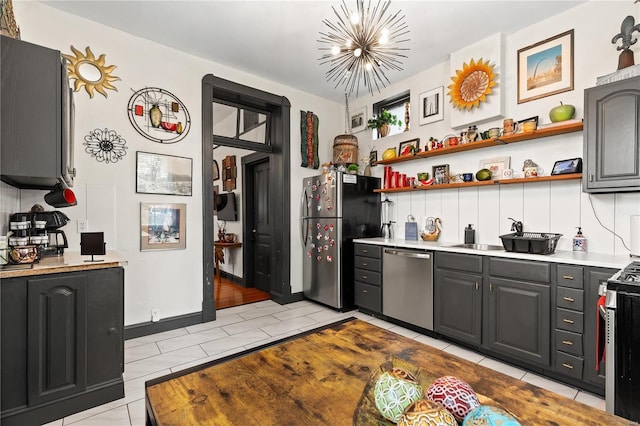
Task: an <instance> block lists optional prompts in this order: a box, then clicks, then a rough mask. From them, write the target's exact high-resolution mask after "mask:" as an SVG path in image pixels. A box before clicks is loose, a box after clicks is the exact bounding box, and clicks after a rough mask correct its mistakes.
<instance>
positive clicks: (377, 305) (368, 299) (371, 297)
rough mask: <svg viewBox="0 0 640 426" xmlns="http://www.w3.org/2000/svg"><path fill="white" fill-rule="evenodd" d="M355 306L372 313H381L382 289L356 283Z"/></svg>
mask: <svg viewBox="0 0 640 426" xmlns="http://www.w3.org/2000/svg"><path fill="white" fill-rule="evenodd" d="M355 284H356V286H355V298H354V299H355V304H356V306H359V307H361V308H364V309H368V310H370V311H373V312H379V313H380V312H382V289H381V288H380V287H378V286H374V285H369V284H365V283H360V282H357V281H356V283H355Z"/></svg>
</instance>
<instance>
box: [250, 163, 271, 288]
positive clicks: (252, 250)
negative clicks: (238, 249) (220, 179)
mask: <svg viewBox="0 0 640 426" xmlns="http://www.w3.org/2000/svg"><path fill="white" fill-rule="evenodd" d="M264 162H267V163H269V168H271V156H270V155H269V154H266V153H264V152H256V153H253V154H249V155H246V156H244V157H242V176H243V178H242V193H243V194H249V193H253V191H254V190H255V182H254V180H253V176H252V177H251V178H250V179H249V178H248V176H249V171H253V168H254V167H255V166H256V165H258V164H262V163H264ZM269 195H270V196H271V195H272V192H271V188H269ZM247 199H248V197H246V196H245V197H242V218H243V221H242V233H243V241H244V243H243V250H242V264H243V265H251V264H252V263H253V260H254V256H253V254H254V247H253V246H254V244H255V241H253V240H252V239H251V234H252V231H253V228H254V226H250V225H254V224H253V221H251V223H249V221H248V220H247V218H248V217H249V213H248V212H249V207H250V206H249V205H248V203H247ZM269 213H270V214H271V211H270V212H269ZM273 232H274V229H273V225H272V221H271V217H269V235H271V234H272V233H273ZM272 260H273V259H272ZM272 263H273V261H272ZM274 266H276V265H273V264H272V265H270V267H271V268H273V267H274ZM248 269H249V268H244V267H243V271H244V282H245V285H247V284H248V282H249V280H248V276H249V275H248V273H247V270H248ZM271 277H272V278H273V275H271ZM252 287H254V288H255V281H252ZM272 288H273V283H271V282H270V283H269V289H270V290H271V289H272Z"/></svg>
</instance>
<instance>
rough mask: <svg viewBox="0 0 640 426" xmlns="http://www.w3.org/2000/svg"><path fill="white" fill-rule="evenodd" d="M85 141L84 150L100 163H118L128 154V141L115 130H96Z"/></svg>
mask: <svg viewBox="0 0 640 426" xmlns="http://www.w3.org/2000/svg"><path fill="white" fill-rule="evenodd" d="M84 140H85V142H84V143H83V145H84V146H85V147H86V148H85V149H84V150H85V151H86V152H87V153H89V154H91V156H92V157H93V158H95V159H96V160H97V161H100V162H105V163H107V164H109V163H116V162H118V160H120V159H122V157H124V156H125V155H126V154H127V149H128V148H127V147H126V146H125V144H126V143H127V141H126V140H124V139H122V136H120V135H119V134H118V133H117V132H116V131H115V130H109V129H104V130H100V129H95V130H92V131H91V132H89V134H88V135H87V136H85V137H84Z"/></svg>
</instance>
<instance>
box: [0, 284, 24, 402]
mask: <svg viewBox="0 0 640 426" xmlns="http://www.w3.org/2000/svg"><path fill="white" fill-rule="evenodd" d="M1 281H2V282H1V284H2V285H1V286H0V288H1V291H2V297H1V298H0V301H1V302H2V304H1V306H0V314H1V322H0V325H1V326H2V335H1V336H0V344H1V345H2V357H1V360H0V361H1V365H2V371H1V372H0V382H1V384H0V393H1V395H2V398H1V401H0V406H1V407H2V410H3V411H7V410H11V409H12V408H16V407H20V406H25V405H27V382H26V377H27V280H26V279H25V278H7V279H2V280H1Z"/></svg>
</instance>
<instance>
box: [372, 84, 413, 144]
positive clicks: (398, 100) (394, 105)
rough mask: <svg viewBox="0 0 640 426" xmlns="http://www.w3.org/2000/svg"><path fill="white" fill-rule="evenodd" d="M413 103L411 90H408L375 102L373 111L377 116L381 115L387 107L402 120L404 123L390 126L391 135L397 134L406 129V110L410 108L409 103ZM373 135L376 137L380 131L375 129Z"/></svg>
mask: <svg viewBox="0 0 640 426" xmlns="http://www.w3.org/2000/svg"><path fill="white" fill-rule="evenodd" d="M410 104H411V96H410V92H409V91H408V90H407V91H406V92H403V93H401V94H399V95H396V96H394V97H391V98H387V99H385V100H382V101H380V102H377V103H375V104H373V113H374V114H375V115H376V116H377V115H379V114H380V113H381V112H382V110H383V109H386V110H387V111H389V112H390V113H391V114H393V115H395V116H396V117H398V120H400V121H401V122H402V125H400V124H397V125H395V126H389V127H390V131H389V135H397V134H398V133H402V132H404V130H405V127H406V126H405V124H406V123H405V121H406V120H405V111H406V108H408V105H410ZM373 135H374V136H373V137H374V138H376V137H377V135H378V133H377V132H376V131H375V130H374V131H373Z"/></svg>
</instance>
